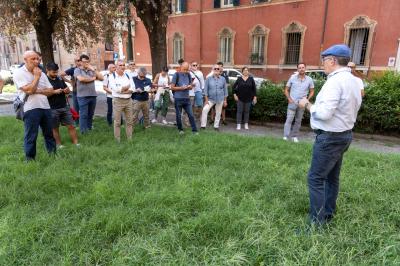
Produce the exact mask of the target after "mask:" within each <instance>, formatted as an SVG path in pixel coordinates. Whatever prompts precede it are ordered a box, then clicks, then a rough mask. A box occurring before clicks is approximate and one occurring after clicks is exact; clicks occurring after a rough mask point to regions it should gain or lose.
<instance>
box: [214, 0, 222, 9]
mask: <svg viewBox="0 0 400 266" xmlns="http://www.w3.org/2000/svg"><path fill="white" fill-rule="evenodd" d="M220 7H221V0H214V8H220Z"/></svg>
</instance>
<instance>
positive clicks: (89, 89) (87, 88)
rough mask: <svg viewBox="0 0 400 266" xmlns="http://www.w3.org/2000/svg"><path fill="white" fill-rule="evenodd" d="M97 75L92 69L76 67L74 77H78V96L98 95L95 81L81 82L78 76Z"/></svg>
mask: <svg viewBox="0 0 400 266" xmlns="http://www.w3.org/2000/svg"><path fill="white" fill-rule="evenodd" d="M78 76H83V77H95V76H96V73H95V72H94V71H91V70H84V69H80V68H75V71H74V78H75V79H76V91H77V96H78V97H89V96H97V93H96V87H95V85H94V81H93V82H89V83H86V82H85V83H84V82H80V81H79V80H78V79H77V77H78Z"/></svg>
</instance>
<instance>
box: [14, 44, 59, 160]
mask: <svg viewBox="0 0 400 266" xmlns="http://www.w3.org/2000/svg"><path fill="white" fill-rule="evenodd" d="M24 61H25V65H24V66H22V67H20V68H18V69H17V70H15V72H14V83H15V85H16V86H17V88H18V93H19V95H18V97H19V98H20V99H21V100H22V101H24V99H25V105H24V113H25V114H24V131H25V132H24V150H25V157H26V160H27V161H31V160H35V157H36V140H37V136H38V132H39V126H40V127H41V129H42V131H43V136H44V140H45V145H46V149H47V152H48V153H55V152H56V142H55V139H54V137H53V131H52V118H51V110H50V105H49V101H48V100H47V96H51V95H53V94H59V93H61V92H62V90H61V89H58V90H53V87H52V86H51V84H50V82H49V80H48V79H47V76H46V74H44V73H43V72H42V70H41V69H40V68H39V62H40V59H39V55H38V54H37V53H36V52H34V51H26V52H25V53H24Z"/></svg>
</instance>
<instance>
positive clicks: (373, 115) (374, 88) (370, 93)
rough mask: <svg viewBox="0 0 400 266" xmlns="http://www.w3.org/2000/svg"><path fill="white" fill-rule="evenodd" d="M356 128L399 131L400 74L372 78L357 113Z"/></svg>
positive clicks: (388, 72)
mask: <svg viewBox="0 0 400 266" xmlns="http://www.w3.org/2000/svg"><path fill="white" fill-rule="evenodd" d="M356 128H357V129H358V130H360V131H364V132H369V133H382V132H386V133H396V134H398V133H400V74H398V73H395V72H392V71H387V72H385V73H384V74H383V75H380V76H377V77H374V78H372V80H371V82H370V84H369V86H368V87H367V88H365V97H364V99H363V104H362V106H361V109H360V112H359V113H358V118H357V124H356Z"/></svg>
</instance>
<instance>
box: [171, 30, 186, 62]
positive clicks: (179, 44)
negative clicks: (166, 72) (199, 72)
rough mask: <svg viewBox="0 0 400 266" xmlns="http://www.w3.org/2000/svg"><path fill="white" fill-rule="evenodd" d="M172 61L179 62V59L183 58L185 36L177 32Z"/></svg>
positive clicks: (174, 39)
mask: <svg viewBox="0 0 400 266" xmlns="http://www.w3.org/2000/svg"><path fill="white" fill-rule="evenodd" d="M172 47H173V50H172V61H173V62H174V63H175V64H177V63H178V60H179V59H181V58H183V47H184V46H183V36H182V35H181V34H179V33H175V34H174V37H173V39H172Z"/></svg>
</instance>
